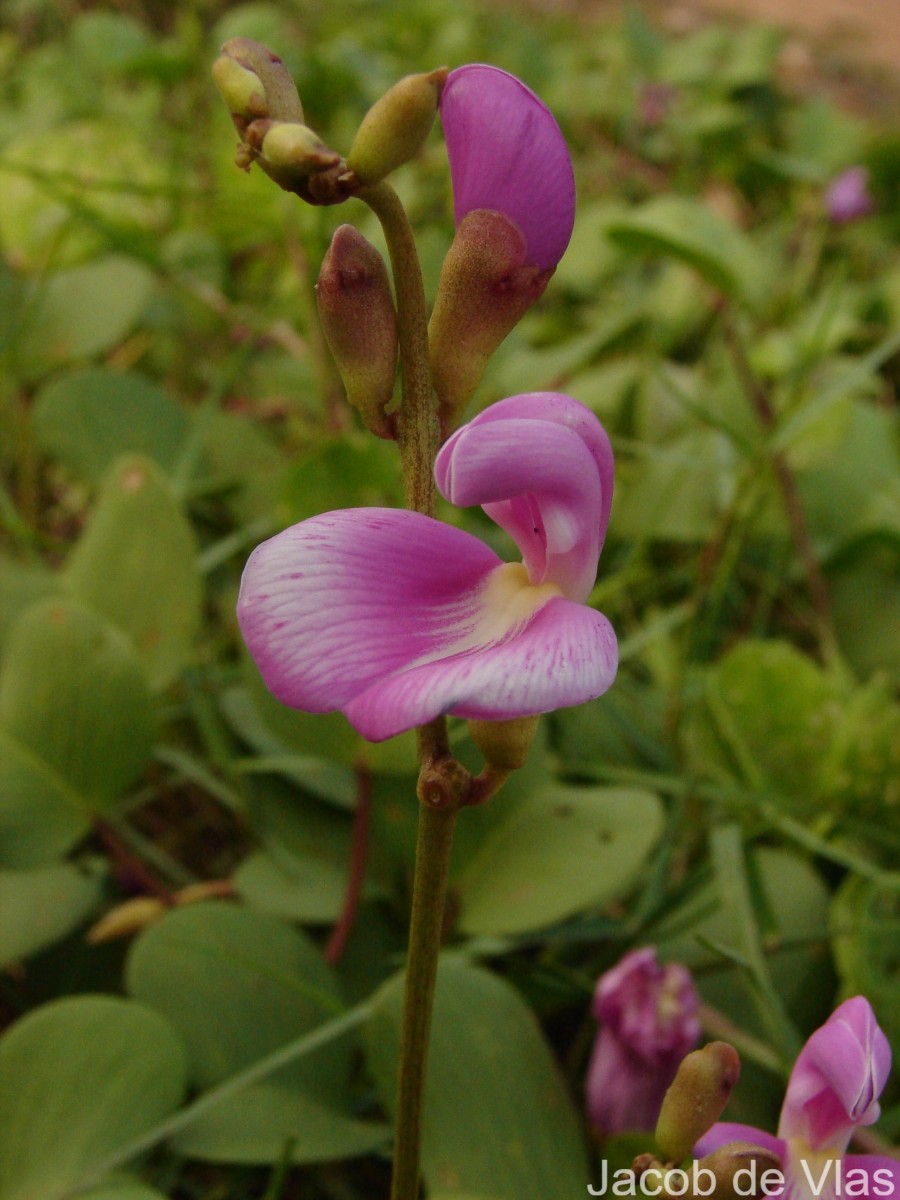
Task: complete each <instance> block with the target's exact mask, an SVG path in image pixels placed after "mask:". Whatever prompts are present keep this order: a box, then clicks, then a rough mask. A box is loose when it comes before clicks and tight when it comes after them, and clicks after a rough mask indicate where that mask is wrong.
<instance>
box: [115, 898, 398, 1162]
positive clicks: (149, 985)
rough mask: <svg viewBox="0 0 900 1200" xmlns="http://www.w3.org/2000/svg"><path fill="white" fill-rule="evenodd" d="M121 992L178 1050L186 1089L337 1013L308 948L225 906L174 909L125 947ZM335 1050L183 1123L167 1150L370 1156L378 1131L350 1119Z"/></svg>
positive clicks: (267, 1157) (216, 1155)
mask: <svg viewBox="0 0 900 1200" xmlns="http://www.w3.org/2000/svg"><path fill="white" fill-rule="evenodd" d="M126 983H127V987H128V990H129V992H130V993H131V994H132V995H134V996H136V997H138V998H139V999H141V1000H143V1001H144V1002H145V1003H147V1004H150V1005H152V1006H153V1007H154V1008H155V1009H157V1010H158V1011H160V1012H162V1013H163V1014H164V1015H165V1016H166V1017H167V1018H168V1019H169V1020H170V1021H171V1022H172V1024H173V1025H174V1026H175V1028H176V1029H177V1030H178V1031H179V1033H180V1034H181V1035H182V1037H183V1038H184V1041H185V1043H186V1045H187V1047H188V1053H189V1058H190V1070H191V1078H192V1081H193V1082H194V1084H195V1085H196V1086H197V1087H199V1088H201V1089H206V1088H210V1087H213V1086H215V1085H216V1084H218V1083H220V1082H222V1081H223V1080H225V1079H227V1078H229V1077H230V1076H232V1075H234V1074H236V1073H237V1072H238V1071H240V1070H241V1069H242V1068H244V1067H247V1066H249V1065H250V1064H252V1063H254V1062H256V1061H258V1060H259V1059H261V1058H263V1057H264V1056H265V1055H267V1054H269V1053H270V1052H272V1051H273V1050H276V1049H278V1048H280V1047H281V1046H284V1045H286V1044H287V1043H288V1042H290V1041H292V1040H294V1039H296V1038H298V1037H299V1036H301V1035H302V1034H303V1033H307V1032H309V1031H310V1030H312V1029H315V1028H316V1027H317V1026H318V1025H321V1024H322V1023H323V1022H324V1021H325V1020H326V1019H327V1018H328V1017H330V1016H332V1015H333V1014H334V1013H335V1011H337V1010H339V1009H340V1008H341V1007H342V1004H341V1000H340V997H339V994H338V989H337V983H336V981H335V979H334V976H333V974H332V972H331V971H330V969H329V968H328V967H327V966H326V965H325V963H324V961H323V960H322V956H321V954H320V952H319V950H318V949H317V948H316V946H315V945H314V944H313V943H312V942H311V941H310V940H309V939H308V938H307V937H305V936H304V935H303V934H302V933H300V932H299V931H297V930H295V929H292V928H290V927H289V926H288V925H286V924H284V923H283V922H281V921H279V920H277V919H276V918H274V917H271V916H268V915H266V914H263V913H257V912H251V911H249V910H247V909H243V908H237V907H235V906H233V905H225V904H196V905H191V906H190V907H188V908H182V909H176V910H174V911H173V912H171V913H170V914H169V915H168V916H166V917H165V918H164V919H163V920H162V921H160V922H159V923H158V924H157V925H155V926H153V927H152V928H151V929H148V930H147V931H146V932H145V933H143V934H142V935H141V937H140V938H139V939H138V940H137V941H136V942H135V944H134V946H133V947H132V950H131V954H130V955H129V959H128V963H127V967H126ZM351 1050H352V1046H351V1044H350V1043H349V1042H348V1041H347V1039H346V1038H344V1039H341V1040H340V1041H337V1042H333V1043H329V1044H328V1045H326V1046H324V1047H323V1048H322V1049H321V1050H318V1051H316V1052H315V1053H313V1054H311V1055H309V1056H307V1057H306V1058H304V1059H303V1060H302V1061H297V1062H295V1063H293V1064H291V1065H290V1066H288V1067H286V1068H284V1069H283V1070H281V1071H278V1072H277V1073H275V1074H273V1075H272V1076H271V1077H270V1078H269V1079H267V1080H266V1081H265V1082H263V1083H259V1084H255V1085H252V1086H250V1087H248V1088H245V1089H243V1090H242V1091H240V1092H238V1093H235V1094H234V1096H232V1097H231V1098H229V1099H228V1100H227V1101H223V1102H222V1103H220V1104H218V1105H216V1106H215V1107H214V1108H213V1109H211V1110H210V1111H209V1112H208V1113H206V1114H204V1115H203V1116H201V1117H199V1118H198V1119H197V1120H196V1121H192V1122H191V1123H190V1125H189V1126H188V1127H187V1128H186V1129H185V1130H184V1132H183V1133H181V1134H179V1135H178V1137H177V1139H176V1146H177V1147H178V1148H179V1150H181V1151H182V1152H183V1153H185V1154H190V1155H192V1156H195V1157H199V1158H204V1159H210V1160H213V1161H216V1162H259V1163H263V1162H277V1161H279V1160H280V1158H281V1156H282V1155H283V1153H284V1150H285V1146H286V1144H287V1142H288V1141H289V1140H290V1141H292V1142H293V1156H294V1159H295V1161H297V1162H315V1161H320V1160H321V1159H322V1158H337V1157H343V1156H345V1155H349V1154H355V1153H360V1152H361V1151H362V1150H363V1149H371V1148H372V1147H373V1146H374V1145H377V1144H379V1143H380V1142H381V1141H382V1140H383V1136H384V1130H383V1128H382V1127H381V1126H377V1125H366V1124H364V1123H361V1122H358V1121H354V1120H353V1119H352V1118H351V1112H350V1099H349V1072H350V1055H351Z"/></svg>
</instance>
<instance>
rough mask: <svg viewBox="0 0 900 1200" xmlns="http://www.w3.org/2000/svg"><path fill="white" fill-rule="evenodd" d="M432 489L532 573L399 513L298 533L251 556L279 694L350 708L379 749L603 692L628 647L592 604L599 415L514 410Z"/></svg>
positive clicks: (259, 647)
mask: <svg viewBox="0 0 900 1200" xmlns="http://www.w3.org/2000/svg"><path fill="white" fill-rule="evenodd" d="M435 475H436V478H437V483H438V487H439V488H440V489H441V491H442V492H443V494H444V496H446V498H447V499H448V500H450V501H451V502H452V503H453V504H459V505H474V504H480V505H482V507H483V508H484V511H485V512H486V513H487V514H488V516H490V517H491V518H492V520H494V521H496V522H497V524H498V525H500V526H501V527H502V528H503V529H505V530H506V531H507V532H508V533H509V534H510V535H511V536H512V538H513V539H514V540H515V542H516V543H517V544H518V546H519V549H520V551H521V552H522V557H523V560H524V561H523V562H522V563H505V562H503V561H502V560H501V559H500V558H498V556H497V555H496V554H495V553H494V552H493V550H491V549H489V548H488V547H487V546H486V545H485V544H484V543H483V542H481V541H479V540H478V538H476V537H473V536H472V535H471V534H469V533H466V532H464V531H463V530H461V529H456V528H454V527H453V526H451V525H445V524H443V523H442V522H440V521H435V520H432V519H431V518H430V517H425V516H422V515H421V514H419V513H415V512H407V511H405V510H401V509H384V508H356V509H345V510H342V511H339V512H330V513H323V514H322V515H321V516H318V517H311V518H310V519H309V520H307V521H302V522H301V523H300V524H299V525H294V526H292V527H291V528H290V529H286V530H285V531H284V532H283V533H280V534H278V535H277V536H276V537H274V538H272V539H271V540H270V541H268V542H265V543H264V544H263V545H262V546H259V547H257V549H256V550H255V551H254V552H253V554H252V555H251V557H250V560H249V562H248V563H247V567H246V569H245V571H244V577H243V580H242V582H241V593H240V597H239V600H238V620H239V622H240V626H241V630H242V632H243V635H244V639H245V640H246V642H247V645H248V647H249V649H250V653H251V654H252V655H253V658H254V659H255V661H256V663H257V665H258V667H259V669H260V671H261V672H262V676H263V679H264V680H265V682H266V685H267V686H268V688H269V689H270V691H272V692H273V693H274V694H275V695H276V696H277V697H278V699H279V700H281V701H282V702H283V703H285V704H288V705H290V706H292V707H293V708H300V709H303V710H304V711H306V712H331V711H332V710H334V709H342V710H343V711H344V713H345V714H346V715H347V717H348V719H349V720H350V722H351V724H352V725H354V726H355V728H356V729H358V730H359V732H360V733H361V734H362V735H363V736H364V737H366V738H368V739H369V740H370V741H375V742H377V741H382V740H383V739H385V738H389V737H393V736H394V735H395V734H397V733H402V732H403V731H404V730H407V729H412V728H414V727H415V726H417V725H423V724H425V723H426V722H428V721H431V720H433V719H434V718H435V717H437V716H439V715H440V714H441V713H452V714H454V715H456V716H461V717H477V718H483V719H487V720H505V719H508V718H512V717H519V716H529V715H532V714H534V713H540V712H549V711H551V710H553V709H556V708H561V707H564V706H566V705H572V704H581V703H582V702H583V701H585V700H589V699H592V698H593V697H595V696H599V695H600V694H601V693H602V692H604V691H606V689H607V688H608V687H609V686H610V684H611V683H612V681H613V678H614V677H615V673H616V665H617V647H616V638H615V634H614V633H613V631H612V627H611V626H610V624H609V622H608V621H607V619H606V618H605V617H604V616H603V615H602V614H601V613H598V612H595V611H594V609H592V608H589V607H588V606H587V604H586V603H585V602H586V600H587V599H588V596H589V595H590V592H591V588H592V587H593V583H594V577H595V574H596V569H597V558H598V555H599V553H600V549H601V547H602V545H603V539H604V535H605V533H606V526H607V522H608V519H609V509H610V503H611V501H612V485H613V459H612V450H611V448H610V445H609V439H608V438H607V436H606V433H605V432H604V430H603V427H602V426H601V425H600V422H599V421H598V420H597V418H596V417H595V416H594V415H593V414H592V413H591V412H590V411H589V410H588V409H586V408H585V407H584V406H583V405H581V404H579V403H578V402H577V401H576V400H573V399H572V398H571V397H569V396H563V395H558V394H556V393H551V392H533V393H530V394H528V395H522V396H512V397H510V398H509V399H507V400H502V401H500V402H499V403H498V404H494V405H492V406H491V407H490V408H488V409H486V410H485V411H484V412H482V413H480V414H479V415H478V416H477V417H475V419H474V420H473V421H470V422H469V424H468V425H464V426H463V427H462V428H461V429H459V430H457V432H456V433H455V434H454V435H453V437H452V438H450V440H449V441H448V442H447V443H446V444H445V446H444V447H443V449H442V450H441V452H440V454H439V455H438V459H437V463H436V467H435Z"/></svg>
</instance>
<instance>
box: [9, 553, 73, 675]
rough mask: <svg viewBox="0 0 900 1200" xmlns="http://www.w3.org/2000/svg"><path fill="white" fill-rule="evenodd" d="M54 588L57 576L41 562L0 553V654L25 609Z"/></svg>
mask: <svg viewBox="0 0 900 1200" xmlns="http://www.w3.org/2000/svg"><path fill="white" fill-rule="evenodd" d="M58 591H59V579H58V578H57V576H56V575H55V574H54V573H53V572H52V571H48V570H47V568H46V567H45V566H43V565H37V564H34V563H21V562H17V561H16V559H13V558H4V557H2V556H0V654H2V653H3V650H4V647H5V644H6V638H7V636H8V634H9V631H10V629H12V627H13V625H14V624H15V622H16V621H17V619H18V618H19V616H21V614H22V613H23V612H24V611H25V609H26V608H29V607H30V606H31V605H32V604H34V602H35V601H36V600H43V599H44V598H45V597H46V596H52V595H53V594H54V593H55V592H58Z"/></svg>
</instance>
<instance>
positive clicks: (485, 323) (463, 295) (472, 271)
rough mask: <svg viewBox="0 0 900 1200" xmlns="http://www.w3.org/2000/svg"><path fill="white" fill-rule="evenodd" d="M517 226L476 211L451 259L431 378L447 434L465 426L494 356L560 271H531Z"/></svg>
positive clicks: (432, 335) (440, 296)
mask: <svg viewBox="0 0 900 1200" xmlns="http://www.w3.org/2000/svg"><path fill="white" fill-rule="evenodd" d="M526 255H527V246H526V242H525V237H524V235H523V234H522V232H521V230H520V229H519V227H518V225H516V224H515V222H514V221H512V220H510V218H509V217H506V216H504V215H503V214H502V213H500V212H493V211H491V210H489V209H476V210H475V211H473V212H470V213H468V214H467V215H466V216H465V217H463V219H462V220H461V221H460V223H459V226H458V228H457V230H456V236H455V237H454V239H453V244H452V245H451V247H450V250H449V251H448V253H447V257H446V258H445V259H444V265H443V267H442V268H441V279H440V284H439V285H438V292H437V299H436V300H435V305H434V311H433V312H432V314H431V322H430V324H429V327H428V336H429V345H430V359H431V374H432V379H433V380H434V387H435V391H436V392H437V395H438V401H439V403H440V407H441V416H442V419H443V421H444V424H445V429H446V430H447V431H450V430H452V429H453V428H454V427H455V426H456V425H457V424H458V422H459V419H460V417H461V416H462V412H463V409H464V408H465V406H466V404H467V402H468V400H469V398H470V397H471V395H472V393H473V392H474V391H475V388H476V387H477V386H478V384H479V383H480V381H481V377H482V375H483V374H484V370H485V367H486V366H487V364H488V360H489V359H490V357H491V355H492V354H493V353H494V351H495V350H496V349H497V347H498V346H499V345H500V343H501V342H502V341H503V339H504V338H505V337H506V335H507V334H508V333H509V332H510V331H511V330H512V329H514V328H515V326H516V325H517V324H518V322H519V321H520V320H521V318H522V316H523V315H524V314H525V312H527V310H528V309H529V308H530V307H531V305H532V304H534V302H535V301H536V300H537V299H538V298H539V297H540V296H541V294H542V293H543V291H544V288H545V287H546V286H547V283H548V281H549V279H550V276H551V275H552V274H553V270H552V269H551V270H548V271H541V270H539V269H538V268H537V267H535V266H534V265H526V261H525V260H526Z"/></svg>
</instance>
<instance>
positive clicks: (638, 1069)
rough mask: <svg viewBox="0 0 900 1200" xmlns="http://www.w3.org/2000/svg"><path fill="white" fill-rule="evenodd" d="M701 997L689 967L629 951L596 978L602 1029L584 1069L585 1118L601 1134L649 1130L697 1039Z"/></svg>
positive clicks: (653, 952)
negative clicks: (588, 1062)
mask: <svg viewBox="0 0 900 1200" xmlns="http://www.w3.org/2000/svg"><path fill="white" fill-rule="evenodd" d="M698 1004H699V998H698V996H697V989H696V988H695V987H694V981H693V979H692V977H691V973H690V971H688V969H687V967H684V966H682V965H681V964H680V963H669V964H668V965H666V966H663V965H662V964H661V963H660V962H659V961H658V959H657V956H656V950H655V949H654V948H653V947H652V946H647V947H645V948H644V949H641V950H633V951H632V952H631V953H630V954H626V955H625V957H624V958H623V959H622V960H621V961H620V962H619V963H617V964H616V966H615V967H613V968H612V970H610V971H607V972H606V973H605V974H604V975H601V977H600V979H599V980H598V982H597V987H596V990H595V992H594V1005H593V1012H594V1016H595V1017H596V1019H597V1020H598V1021H599V1022H600V1031H599V1033H598V1035H597V1040H596V1042H595V1043H594V1050H593V1053H592V1055H591V1061H590V1065H589V1068H588V1074H587V1081H586V1085H585V1088H586V1095H587V1107H588V1116H589V1117H590V1121H591V1125H592V1126H593V1128H594V1130H595V1131H596V1132H597V1133H598V1134H602V1135H604V1136H610V1135H613V1134H617V1133H623V1132H625V1131H637V1130H647V1131H651V1130H652V1129H653V1128H654V1126H655V1125H656V1120H657V1117H658V1116H659V1112H660V1108H661V1106H662V1102H663V1097H664V1096H665V1094H666V1090H667V1089H668V1087H669V1085H670V1084H671V1083H672V1080H673V1079H674V1078H675V1073H676V1071H677V1070H678V1066H679V1064H680V1062H681V1060H682V1059H683V1058H684V1056H685V1055H686V1054H688V1053H689V1052H690V1051H691V1050H693V1049H694V1047H695V1046H696V1045H697V1043H698V1041H699V1040H700V1021H699V1019H698V1017H697V1007H698Z"/></svg>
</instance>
